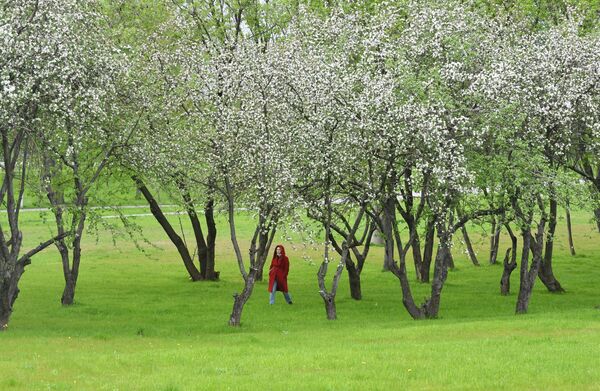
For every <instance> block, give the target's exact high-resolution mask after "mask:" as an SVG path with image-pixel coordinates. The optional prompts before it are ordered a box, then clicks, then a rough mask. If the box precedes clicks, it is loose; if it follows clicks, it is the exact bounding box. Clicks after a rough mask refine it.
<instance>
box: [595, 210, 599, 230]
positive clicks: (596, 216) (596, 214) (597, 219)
mask: <svg viewBox="0 0 600 391" xmlns="http://www.w3.org/2000/svg"><path fill="white" fill-rule="evenodd" d="M594 217H595V218H596V226H597V227H598V232H600V208H596V209H594Z"/></svg>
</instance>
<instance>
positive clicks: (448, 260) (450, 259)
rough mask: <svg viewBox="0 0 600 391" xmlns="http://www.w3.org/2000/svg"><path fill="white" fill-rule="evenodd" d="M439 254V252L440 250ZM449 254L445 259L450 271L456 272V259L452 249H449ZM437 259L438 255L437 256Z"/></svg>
mask: <svg viewBox="0 0 600 391" xmlns="http://www.w3.org/2000/svg"><path fill="white" fill-rule="evenodd" d="M438 252H439V250H438ZM446 252H447V254H445V255H444V257H445V259H446V266H447V267H448V269H450V270H454V268H455V267H456V266H455V265H454V257H453V256H452V250H450V248H448V249H447V250H446ZM436 257H437V255H436Z"/></svg>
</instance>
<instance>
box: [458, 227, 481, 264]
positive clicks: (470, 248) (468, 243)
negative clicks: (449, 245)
mask: <svg viewBox="0 0 600 391" xmlns="http://www.w3.org/2000/svg"><path fill="white" fill-rule="evenodd" d="M460 230H461V232H462V235H463V239H464V241H465V246H466V247H467V251H468V252H469V258H471V262H473V265H475V266H479V261H477V255H475V250H473V245H472V244H471V239H470V238H469V234H468V233H467V227H465V226H464V225H463V226H462V227H461V228H460Z"/></svg>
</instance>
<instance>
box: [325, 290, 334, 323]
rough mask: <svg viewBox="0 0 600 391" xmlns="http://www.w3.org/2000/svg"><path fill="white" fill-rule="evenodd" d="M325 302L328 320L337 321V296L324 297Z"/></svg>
mask: <svg viewBox="0 0 600 391" xmlns="http://www.w3.org/2000/svg"><path fill="white" fill-rule="evenodd" d="M323 301H324V302H325V312H326V313H327V320H336V319H337V311H336V308H335V296H332V295H331V294H327V295H325V297H323Z"/></svg>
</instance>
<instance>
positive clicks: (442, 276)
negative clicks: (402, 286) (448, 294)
mask: <svg viewBox="0 0 600 391" xmlns="http://www.w3.org/2000/svg"><path fill="white" fill-rule="evenodd" d="M438 236H439V234H438ZM439 240H440V244H439V247H438V251H437V255H436V257H435V268H434V271H433V281H432V282H431V296H430V298H429V299H428V300H427V301H426V302H425V303H424V305H423V310H424V312H425V317H426V318H429V319H431V318H437V316H438V313H439V310H440V300H441V295H442V288H443V287H444V283H445V282H446V278H447V277H448V267H447V265H449V264H450V260H449V258H451V254H450V248H449V241H450V238H449V237H446V236H439Z"/></svg>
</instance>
